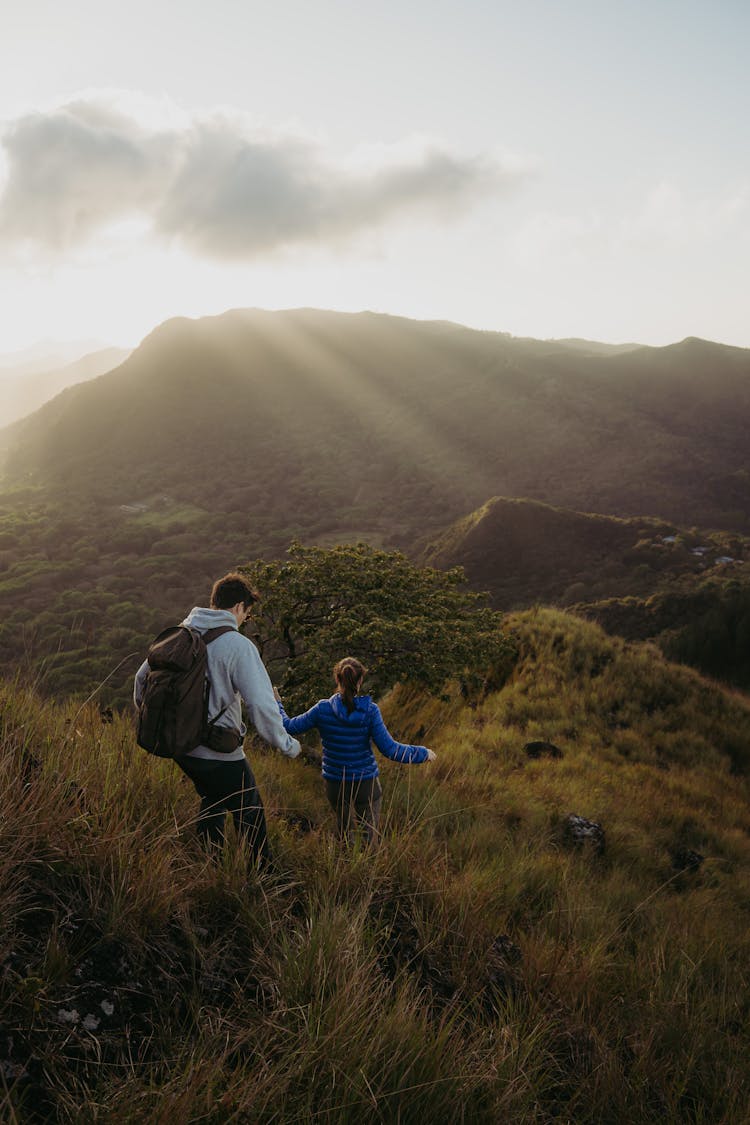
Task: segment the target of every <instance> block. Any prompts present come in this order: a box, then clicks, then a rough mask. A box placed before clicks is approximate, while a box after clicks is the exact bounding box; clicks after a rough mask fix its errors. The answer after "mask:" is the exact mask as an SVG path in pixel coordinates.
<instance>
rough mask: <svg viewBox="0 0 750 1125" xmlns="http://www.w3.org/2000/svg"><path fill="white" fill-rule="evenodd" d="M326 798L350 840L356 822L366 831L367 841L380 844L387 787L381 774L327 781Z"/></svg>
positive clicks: (338, 824) (343, 834)
mask: <svg viewBox="0 0 750 1125" xmlns="http://www.w3.org/2000/svg"><path fill="white" fill-rule="evenodd" d="M326 797H327V798H328V801H329V803H330V805H331V808H332V809H333V811H334V812H335V813H336V825H337V828H338V834H339V836H340V837H341V838H342V839H343V840H347V841H350V840H351V838H352V835H353V829H354V827H355V825H357V826H359V827H361V828H362V829H363V830H364V833H365V837H366V838H367V842H368V843H370V844H377V842H378V838H379V833H378V824H379V823H380V806H381V804H382V802H383V790H382V789H381V788H380V782H379V781H378V779H377V777H367V778H363V779H362V780H360V781H328V780H326Z"/></svg>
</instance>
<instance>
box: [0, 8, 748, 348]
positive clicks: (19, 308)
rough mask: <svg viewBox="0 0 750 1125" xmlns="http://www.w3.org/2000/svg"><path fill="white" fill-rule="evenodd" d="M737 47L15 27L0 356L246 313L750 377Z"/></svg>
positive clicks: (301, 26)
mask: <svg viewBox="0 0 750 1125" xmlns="http://www.w3.org/2000/svg"><path fill="white" fill-rule="evenodd" d="M11 9H12V10H11ZM748 42H750V4H748V3H747V2H746V0H713V2H712V3H710V4H709V3H708V0H700V2H698V0H649V2H641V0H524V3H520V2H518V0H514V2H510V0H492V2H491V3H490V2H489V0H482V2H479V0H463V2H461V3H458V2H453V0H450V2H449V0H429V2H428V0H411V2H410V3H409V4H408V5H405V4H403V0H399V2H396V0H378V3H373V2H371V0H367V2H359V0H274V2H265V0H212V2H211V4H207V3H205V0H181V3H180V4H179V5H177V4H173V3H169V4H168V3H166V2H164V0H148V2H146V0H129V3H128V4H127V5H126V4H123V3H121V0H118V2H117V3H114V2H113V0H66V3H65V4H60V3H59V0H25V2H24V4H23V5H11V4H10V2H9V0H2V3H0V300H1V301H2V317H0V353H9V352H14V351H16V350H19V349H23V348H27V347H30V346H31V345H34V344H38V343H39V342H40V341H46V340H58V341H60V340H77V339H85V340H87V341H91V340H97V341H101V342H102V344H116V345H119V346H133V345H135V344H137V343H138V342H139V340H140V339H142V338H143V336H144V335H146V334H147V333H148V332H149V331H150V330H151V329H152V328H153V327H155V326H156V325H157V324H159V323H160V322H162V321H163V320H165V319H167V318H168V317H171V316H190V317H197V316H203V315H214V314H217V313H220V312H222V311H224V310H226V309H229V308H238V307H251V306H252V307H262V308H287V307H299V306H314V307H320V308H333V309H341V310H345V311H358V310H361V309H371V310H375V311H380V312H386V313H394V314H398V315H402V316H407V317H415V318H419V319H440V320H453V321H457V322H459V323H463V324H467V325H470V326H472V327H477V328H484V329H492V330H498V331H503V332H510V333H511V334H513V335H516V336H534V337H538V338H551V337H570V336H582V337H587V338H589V339H597V340H604V341H608V342H612V343H620V342H639V343H646V344H654V345H664V344H668V343H671V342H674V341H676V340H681V339H683V338H684V337H685V336H689V335H691V336H702V337H705V338H708V339H713V340H717V341H720V342H723V343H729V344H734V345H739V346H742V347H750V315H748V311H749V310H750V268H749V266H748V263H750V143H749V140H748V138H749V137H750V130H749V129H748V124H747V123H748V121H750V78H749V77H748V73H750V72H749V70H748V67H747V44H748Z"/></svg>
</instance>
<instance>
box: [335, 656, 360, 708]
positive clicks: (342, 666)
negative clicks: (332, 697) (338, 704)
mask: <svg viewBox="0 0 750 1125" xmlns="http://www.w3.org/2000/svg"><path fill="white" fill-rule="evenodd" d="M366 672H367V669H366V668H365V666H364V664H362V663H360V661H359V660H356V659H355V657H353V656H345V657H344V659H343V660H339V662H338V664H337V665H336V666H335V668H334V669H333V676H334V679H335V680H336V685H337V687H338V689H339V692H340V694H341V698H342V699H343V701H344V706H345V707H346V709H347V711H348V712H349V714H351V713H352V711H353V710H354V697H355V695H356V694H357V691H358V690H359V686H360V684H361V683H362V680H363V679H364V676H365V673H366Z"/></svg>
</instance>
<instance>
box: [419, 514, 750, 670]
mask: <svg viewBox="0 0 750 1125" xmlns="http://www.w3.org/2000/svg"><path fill="white" fill-rule="evenodd" d="M422 561H423V562H424V563H425V564H427V565H430V566H438V567H441V568H443V569H446V568H449V567H452V566H461V567H463V568H464V570H465V572H466V575H467V578H468V580H469V582H470V584H471V585H472V586H473V587H474V588H475V589H478V590H486V591H488V592H489V594H490V598H491V601H492V603H493V605H495V606H496V607H497V608H498V609H514V608H518V607H522V606H528V605H533V604H535V603H540V602H541V603H547V604H557V605H573V604H575V608H576V611H577V612H579V613H582V614H585V615H586V616H588V617H592V618H593V619H594V620H596V621H598V622H599V623H600V624H602V625H604V626H605V627H606V628H607V629H608V630H609V631H610V632H613V633H617V634H619V635H620V636H624V637H626V638H628V639H631V640H636V639H637V640H646V639H649V638H650V639H653V640H656V641H657V643H658V644H659V645H660V646H661V647H662V648H663V649H664V651H665V652H666V653H667V654H668V655H669V656H670V657H672V658H673V659H679V660H684V661H686V662H687V663H689V664H692V665H694V666H695V667H697V668H700V669H701V670H702V671H704V672H705V673H707V674H709V675H713V676H717V677H719V678H720V679H723V680H725V681H727V682H729V683H732V684H736V685H737V686H740V687H743V688H748V687H750V658H749V656H748V651H749V650H748V643H747V641H748V637H749V636H750V541H749V540H748V539H747V538H745V537H743V536H741V535H737V534H730V533H727V532H716V531H713V532H709V531H701V530H699V529H698V528H691V529H685V528H679V527H677V526H676V525H675V524H669V523H663V522H661V521H659V520H654V519H646V518H641V519H617V518H615V517H611V516H597V515H591V514H586V513H582V512H571V511H568V510H565V509H561V508H553V507H551V506H550V505H547V504H539V503H536V502H534V501H529V500H507V499H502V498H498V497H496V498H494V499H493V500H489V501H488V502H487V503H486V504H484V505H483V506H482V507H481V508H479V509H478V510H477V511H475V512H472V513H471V514H470V515H469V516H466V517H464V519H462V520H459V521H457V522H456V523H455V524H453V525H452V526H451V527H449V528H447V529H446V530H445V531H444V532H443V533H442V534H441V535H440V536H437V537H436V538H435V539H433V540H432V541H431V542H430V543H429V544H428V545H427V546H426V547H425V548H424V550H423V554H422Z"/></svg>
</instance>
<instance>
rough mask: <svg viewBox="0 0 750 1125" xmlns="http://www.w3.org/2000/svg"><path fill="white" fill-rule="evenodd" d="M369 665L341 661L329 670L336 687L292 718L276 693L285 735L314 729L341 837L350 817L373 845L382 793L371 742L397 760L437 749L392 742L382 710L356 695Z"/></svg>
mask: <svg viewBox="0 0 750 1125" xmlns="http://www.w3.org/2000/svg"><path fill="white" fill-rule="evenodd" d="M366 671H367V669H366V668H365V667H364V665H363V664H361V663H360V662H359V660H355V658H354V657H353V656H346V657H344V659H343V660H339V662H338V664H337V665H336V667H335V668H334V669H333V677H334V680H335V682H336V688H337V691H336V693H335V694H334V695H332V696H331V698H330V699H321V700H320V702H319V703H316V704H315V706H314V707H311V708H310V710H309V711H306V712H305V713H304V715H297V716H296V717H295V718H294V719H290V718H289V716H288V715H287V714H286V712H285V710H284V706H283V704H282V702H281V699H280V697H279V694H278V692H277V693H276V698H277V700H278V703H279V711H280V713H281V720H282V722H283V724H284V729H285V730H286V732H287V733H288V734H291V735H298V734H304V732H305V731H308V730H312V729H313V727H316V728H317V730H318V731H319V732H320V738H321V741H322V743H323V780H324V781H325V786H326V796H327V797H328V800H329V802H330V804H331V806H332V808H333V810H334V812H335V813H336V821H337V825H338V832H339V835H340V836H341V837H342V838H344V839H347V840H349V839H350V838H351V829H352V809H353V813H354V819H355V821H356V823H357V824H358V825H360V826H361V827H362V828H363V829H364V831H365V834H366V837H367V840H368V841H369V842H370V843H371V844H374V843H376V842H377V839H378V823H379V820H380V806H381V802H382V797H383V791H382V789H381V788H380V782H379V780H378V764H377V762H376V761H375V755H374V754H373V752H372V747H371V745H370V743H371V741H372V742H374V743H375V745H376V746H377V748H378V750H379V751H380V752H381V754H384V755H385V757H386V758H392V759H393V761H395V762H405V763H414V764H417V763H420V762H434V761H435V753H434V751H432V750H428V749H427V747H426V746H409V745H406V744H404V743H401V742H395V741H394V739H393V738H392V737H391V735H390V733H389V732H388V729H387V727H386V725H385V723H384V722H383V718H382V716H381V714H380V708H379V707H378V705H377V703H374V702H373V700H372V698H371V697H370V696H369V695H360V694H359V692H360V689H361V687H362V681H363V680H364V678H365V673H366Z"/></svg>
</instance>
